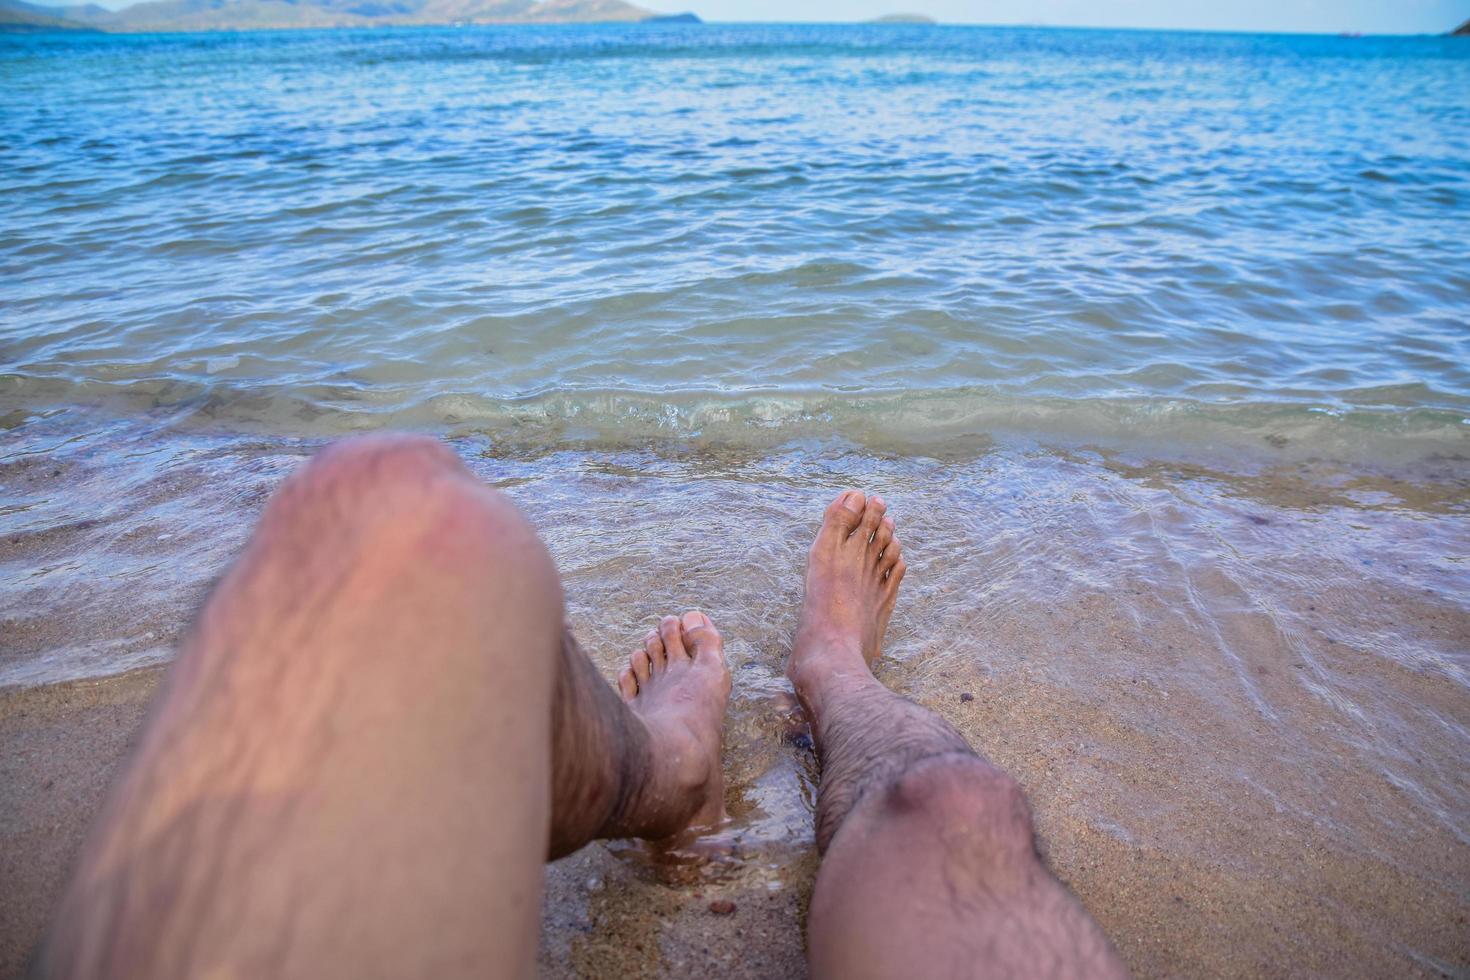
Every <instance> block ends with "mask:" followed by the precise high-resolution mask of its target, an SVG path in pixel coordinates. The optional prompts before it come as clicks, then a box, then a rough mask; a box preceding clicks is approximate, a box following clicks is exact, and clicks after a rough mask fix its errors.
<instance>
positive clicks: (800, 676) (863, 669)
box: [786, 637, 874, 705]
mask: <svg viewBox="0 0 1470 980" xmlns="http://www.w3.org/2000/svg"><path fill="white" fill-rule="evenodd" d="M786 677H787V679H788V680H790V681H791V686H792V687H793V688H795V689H796V696H797V697H798V698H800V699H801V701H802V703H803V704H807V705H811V704H813V703H815V702H819V701H821V700H823V699H824V698H825V697H826V696H827V695H828V694H830V693H832V692H833V691H836V690H845V689H849V688H852V687H861V686H865V685H867V684H869V683H873V682H874V678H873V672H872V669H871V668H870V667H869V666H868V662H867V660H866V659H865V658H864V657H863V654H862V648H861V646H860V645H859V644H856V643H853V642H851V641H849V640H844V639H832V638H817V637H801V638H799V639H798V640H797V643H796V646H795V647H794V649H793V650H792V653H791V657H790V659H789V660H788V661H787V663H786Z"/></svg>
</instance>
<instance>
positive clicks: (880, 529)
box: [786, 490, 906, 707]
mask: <svg viewBox="0 0 1470 980" xmlns="http://www.w3.org/2000/svg"><path fill="white" fill-rule="evenodd" d="M887 509H888V508H887V505H886V504H884V503H883V498H881V497H876V496H875V497H870V498H869V497H864V495H863V494H862V493H861V492H860V491H857V490H848V491H847V492H845V493H842V494H840V495H839V496H838V497H837V499H836V500H834V501H832V503H831V504H830V505H828V507H827V513H826V516H825V517H823V519H822V529H821V530H820V531H818V532H817V539H816V540H815V541H813V542H812V550H811V553H810V554H809V555H808V556H807V566H806V600H805V602H803V603H802V607H801V625H800V626H798V627H797V630H796V644H795V646H793V647H792V650H791V659H790V660H789V661H787V664H786V676H787V677H789V678H791V683H792V684H793V685H794V686H795V688H796V693H797V696H798V697H800V698H801V699H802V702H803V703H804V704H806V705H808V707H810V706H811V700H812V697H813V694H814V693H815V692H816V691H817V690H819V689H820V688H822V687H823V686H825V685H826V684H828V683H829V682H830V681H831V680H833V679H834V678H838V677H842V676H847V675H852V674H857V675H860V676H864V677H866V676H868V675H869V665H871V664H872V662H873V661H874V660H876V659H878V656H879V654H881V653H882V642H883V632H884V631H885V630H886V629H887V628H888V619H889V617H890V616H892V615H893V604H894V602H895V601H896V600H897V599H898V585H899V583H900V582H902V581H903V575H904V571H905V570H906V566H905V565H904V561H903V557H902V555H901V549H900V546H899V543H898V538H896V537H894V533H893V518H891V517H888V516H886V514H885V513H884V512H885V511H886V510H887Z"/></svg>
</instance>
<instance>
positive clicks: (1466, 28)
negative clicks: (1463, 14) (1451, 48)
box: [1450, 20, 1470, 37]
mask: <svg viewBox="0 0 1470 980" xmlns="http://www.w3.org/2000/svg"><path fill="white" fill-rule="evenodd" d="M1450 36H1451V37H1470V20H1467V21H1465V23H1463V24H1461V25H1460V26H1459V27H1457V28H1455V29H1454V30H1452V31H1450Z"/></svg>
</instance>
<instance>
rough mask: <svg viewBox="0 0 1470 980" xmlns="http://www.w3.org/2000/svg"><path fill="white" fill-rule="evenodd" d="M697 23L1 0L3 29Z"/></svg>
mask: <svg viewBox="0 0 1470 980" xmlns="http://www.w3.org/2000/svg"><path fill="white" fill-rule="evenodd" d="M596 23H665V24H668V23H675V24H698V23H701V21H700V19H699V17H697V16H696V15H694V14H692V13H686V14H657V13H654V12H653V11H651V10H645V9H644V8H642V7H637V6H634V5H633V4H631V3H628V2H627V0H146V2H143V3H135V4H133V5H132V6H129V7H124V8H123V9H121V10H108V9H107V8H105V7H100V6H98V5H97V4H94V3H89V4H84V5H70V6H55V7H51V6H43V5H41V4H35V3H29V2H27V0H0V32H8V33H28V32H37V31H67V30H73V31H115V32H122V33H139V32H154V31H158V32H174V31H235V30H242V31H243V30H288V29H303V28H323V27H381V26H397V25H424V26H427V25H455V26H458V25H468V24H596Z"/></svg>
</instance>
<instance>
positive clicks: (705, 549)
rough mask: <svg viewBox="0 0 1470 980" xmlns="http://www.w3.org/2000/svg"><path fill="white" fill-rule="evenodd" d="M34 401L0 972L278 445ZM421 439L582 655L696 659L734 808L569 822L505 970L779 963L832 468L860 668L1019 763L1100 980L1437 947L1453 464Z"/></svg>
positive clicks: (1460, 889)
mask: <svg viewBox="0 0 1470 980" xmlns="http://www.w3.org/2000/svg"><path fill="white" fill-rule="evenodd" d="M63 423H64V420H57V421H56V422H55V423H53V424H51V425H39V426H37V428H36V429H35V430H33V431H32V432H30V433H29V434H28V435H29V438H28V440H27V442H26V445H25V448H24V450H22V449H20V448H17V449H16V450H15V451H13V452H12V454H11V455H10V457H9V458H8V459H6V460H4V461H0V476H3V477H4V478H5V479H6V480H7V481H8V485H9V486H10V487H11V495H12V510H11V512H10V514H9V515H8V527H7V529H6V530H5V531H4V533H0V679H4V680H7V681H8V683H9V685H10V686H7V687H0V853H3V854H4V855H5V858H4V862H5V863H4V865H3V869H4V870H3V880H4V881H5V884H6V887H5V888H3V889H0V892H3V897H0V901H3V903H4V904H3V906H0V908H3V915H0V923H3V925H0V980H5V978H7V977H12V976H18V975H19V971H21V970H22V969H23V967H24V957H25V956H27V955H28V954H29V950H30V948H31V947H32V946H33V945H34V943H35V942H36V941H37V940H38V939H39V936H40V931H41V929H42V928H43V926H44V923H45V920H46V918H47V916H48V915H49V914H50V907H51V905H52V904H53V903H54V902H55V901H56V898H57V893H58V892H59V889H60V888H61V885H62V880H63V878H64V875H65V868H66V866H67V865H68V863H69V862H70V860H71V857H72V855H73V853H74V851H75V849H76V848H77V846H78V845H79V843H80V841H81V838H82V835H83V834H84V832H85V829H86V825H87V824H88V822H89V821H90V820H91V818H92V815H93V814H94V813H95V812H96V810H97V807H98V806H99V805H100V802H101V800H102V797H103V795H104V793H105V789H106V787H107V785H108V782H109V780H110V779H111V777H112V774H113V773H114V771H115V770H116V767H117V766H118V765H119V763H120V761H121V760H122V758H123V757H124V755H125V753H126V751H127V749H128V747H129V745H130V744H131V743H132V739H133V738H134V737H135V735H136V732H137V729H138V726H139V725H141V723H142V720H143V718H144V714H145V711H146V701H147V699H148V697H149V695H150V694H151V692H152V690H153V688H154V686H155V685H156V684H157V681H158V678H159V677H160V676H161V674H162V668H161V667H160V666H157V664H158V663H160V662H162V661H166V660H167V659H168V657H169V650H170V649H171V648H172V647H173V645H174V643H175V642H176V640H177V638H178V636H179V635H180V634H181V632H182V630H183V629H184V628H185V627H186V625H187V624H188V622H189V620H190V619H191V618H192V616H193V613H194V610H195V609H196V608H197V605H198V603H199V602H200V601H201V600H202V598H203V596H204V595H205V594H206V592H207V590H208V589H209V587H210V585H211V583H212V582H213V581H214V579H215V578H216V577H217V576H218V575H219V574H220V573H221V572H222V570H223V569H224V568H225V567H226V565H227V564H228V562H229V561H230V559H231V558H232V557H233V555H234V554H235V552H236V551H237V550H238V548H239V546H240V544H241V543H242V542H243V541H244V539H245V536H246V534H247V533H248V531H249V529H250V527H251V526H252V525H253V523H254V520H255V518H256V516H257V515H258V513H259V510H260V508H261V507H262V506H263V505H264V502H265V500H266V499H267V498H268V496H269V494H270V493H271V492H272V491H273V490H274V489H275V487H276V486H278V485H279V483H280V482H281V480H283V479H284V478H285V477H286V476H287V475H289V474H290V473H291V472H292V471H293V470H294V469H295V468H296V467H298V466H300V465H301V464H302V462H303V461H304V460H305V459H306V457H307V455H308V453H309V451H310V449H311V448H313V444H312V443H308V442H305V441H302V440H292V439H282V438H277V439H274V440H272V439H268V438H265V437H263V436H259V435H248V436H247V435H240V436H235V437H225V436H220V435H208V434H202V433H187V434H185V433H178V432H168V431H166V430H165V431H163V432H160V431H159V430H158V429H157V428H156V427H153V426H151V425H148V424H141V425H133V426H131V427H129V426H121V427H118V426H112V427H108V426H103V427H101V428H100V429H97V430H93V431H82V432H78V431H75V430H74V429H73V428H70V427H69V424H63ZM30 428H31V426H30V425H29V424H28V425H27V426H26V429H30ZM14 431H15V430H12V432H14ZM21 431H23V432H24V431H25V430H24V429H23V430H21ZM448 442H449V444H450V445H451V446H452V447H453V448H454V449H455V450H456V451H457V452H458V454H459V456H460V458H461V459H462V460H463V461H464V462H465V464H466V465H467V466H468V467H469V468H470V469H471V470H472V471H473V472H474V473H475V474H476V475H477V476H479V477H480V478H481V479H483V480H484V481H485V482H487V483H488V484H490V485H492V486H494V487H497V488H498V489H500V490H502V491H503V492H505V493H507V494H509V495H510V496H511V497H512V498H513V499H514V500H515V501H516V502H517V504H518V505H519V506H521V507H522V509H523V510H525V511H526V513H527V514H528V516H529V517H530V519H531V520H532V522H533V523H534V524H535V525H536V527H537V528H538V530H539V531H540V533H541V534H542V536H543V538H544V540H545V541H546V543H547V546H548V548H549V549H550V550H551V552H552V554H553V556H554V557H555V559H556V561H557V564H558V567H559V568H560V570H561V572H562V576H563V581H564V584H565V587H566V598H567V614H568V619H569V621H570V622H571V624H572V626H573V628H574V629H575V631H576V632H577V634H578V636H579V637H580V638H581V640H582V642H583V645H584V647H585V648H586V649H587V650H589V651H590V652H591V653H592V655H593V657H594V659H595V660H596V661H597V662H598V664H599V666H600V668H601V669H602V670H603V672H604V674H605V675H606V676H609V677H610V676H611V675H612V672H613V670H614V667H615V665H616V664H617V663H618V662H619V660H620V658H621V656H622V655H624V654H625V652H626V649H627V646H628V643H629V642H630V639H632V638H636V637H637V636H639V635H641V633H642V631H643V629H645V628H646V624H647V623H648V622H649V621H651V620H652V619H653V618H655V617H657V616H658V615H660V614H662V613H665V612H668V611H670V610H676V609H683V608H689V607H691V606H699V607H701V608H703V609H705V611H707V612H708V613H709V614H710V615H711V616H712V617H713V618H714V619H715V620H716V622H717V623H719V624H720V627H721V631H722V633H724V634H725V636H726V638H727V646H726V650H727V655H728V656H729V657H730V661H731V667H732V673H733V674H734V683H735V690H734V693H733V696H732V700H731V704H730V714H729V716H728V719H727V727H726V740H725V758H726V782H727V786H728V794H727V808H728V809H729V811H730V812H731V814H732V817H733V818H734V822H733V823H732V825H731V826H730V827H729V828H728V829H727V831H726V832H725V833H724V834H722V835H721V837H720V838H719V839H718V840H717V841H716V842H715V843H713V844H711V845H710V847H709V848H708V849H707V852H706V853H705V854H704V857H703V858H699V859H696V858H692V857H689V856H684V857H679V858H677V859H676V860H663V861H658V860H653V859H652V858H651V857H650V855H649V854H648V852H647V851H646V850H645V849H644V848H642V847H639V846H633V845H628V844H610V845H609V844H595V845H593V846H591V847H588V848H586V849H584V850H583V851H581V852H579V853H578V854H576V855H573V856H572V857H570V858H567V859H564V860H563V861H561V862H558V863H557V864H556V865H553V866H550V867H549V868H548V872H547V878H546V882H547V890H546V897H545V901H544V906H543V908H544V914H543V931H542V938H541V952H540V962H541V970H542V972H543V973H544V974H546V975H549V976H573V975H586V974H587V973H588V972H589V971H591V970H593V967H598V968H599V969H598V970H597V971H596V972H600V973H602V974H604V975H609V976H615V977H632V976H683V975H690V974H693V973H713V972H715V971H719V972H720V973H722V974H724V975H730V976H733V977H736V978H739V977H744V976H750V977H755V976H771V975H782V976H801V975H804V964H803V957H802V941H803V940H802V919H803V916H804V910H805V907H806V902H807V900H808V898H809V894H810V889H811V884H812V881H813V877H814V874H815V871H816V866H817V864H816V855H815V851H814V846H813V842H812V826H811V799H812V795H813V792H814V780H815V776H816V762H815V759H814V757H813V755H812V753H811V751H810V748H809V747H803V746H804V742H803V740H801V739H793V738H792V737H791V736H792V732H793V727H794V726H798V725H799V719H794V718H793V716H792V710H791V699H790V696H789V688H788V685H787V683H786V681H785V679H784V676H783V674H782V669H781V668H782V664H783V661H784V657H785V652H786V650H787V649H788V647H789V643H790V638H791V635H792V632H793V630H794V629H795V625H796V623H795V620H796V615H797V603H798V601H799V598H800V594H801V574H802V568H803V564H804V555H805V551H806V548H807V545H808V544H809V541H810V536H811V534H812V533H813V531H814V529H815V521H816V520H817V519H818V517H819V515H820V513H821V508H822V506H823V505H824V504H825V502H826V501H827V500H828V499H830V494H831V493H832V492H833V491H834V489H835V488H839V487H841V486H846V485H859V486H863V487H868V488H871V489H873V490H875V491H878V492H882V493H883V495H884V496H885V498H886V499H888V500H889V501H890V505H891V507H892V508H893V512H894V513H895V514H896V517H897V519H898V520H899V521H900V525H901V528H902V532H901V533H902V534H903V535H904V545H905V554H906V556H908V557H909V560H910V572H909V576H908V578H907V579H906V580H905V584H904V592H903V595H902V596H901V597H900V600H899V606H898V609H897V611H896V614H895V617H894V620H893V622H892V624H891V626H890V630H889V636H888V640H887V643H886V649H885V656H884V659H883V660H881V661H880V662H879V666H878V668H877V674H878V676H879V678H880V679H881V680H882V681H883V682H884V683H886V684H887V685H889V686H890V687H891V688H893V689H894V690H896V691H898V692H899V693H901V694H903V695H905V696H907V697H910V698H912V699H914V700H915V701H917V702H919V703H920V704H923V705H925V706H927V707H930V708H932V709H933V710H935V711H937V712H939V713H940V714H941V715H942V716H943V717H944V718H945V719H946V720H947V721H949V722H950V723H951V724H952V725H954V726H955V727H956V729H957V730H959V731H960V732H961V733H962V734H963V735H964V736H965V737H966V739H967V740H969V742H970V744H971V745H972V746H973V747H974V748H975V749H976V750H977V751H978V752H980V753H981V754H982V755H984V756H986V757H987V758H989V759H990V760H991V761H993V762H995V763H996V764H997V765H999V766H1001V767H1002V768H1004V769H1006V770H1007V771H1009V772H1010V773H1011V774H1012V775H1014V776H1015V777H1016V778H1017V779H1018V780H1019V781H1020V783H1021V784H1022V786H1023V787H1024V789H1025V790H1026V793H1027V795H1028V798H1029V799H1030V801H1031V805H1032V809H1033V813H1034V817H1035V823H1036V827H1037V832H1038V840H1039V842H1040V847H1041V849H1042V851H1043V855H1044V857H1045V858H1046V859H1047V861H1048V863H1049V865H1050V867H1052V868H1053V870H1054V871H1055V872H1056V873H1057V875H1058V877H1059V878H1061V880H1062V881H1063V882H1064V883H1066V884H1067V885H1068V886H1069V887H1071V888H1072V889H1073V890H1074V891H1075V892H1076V893H1077V894H1078V896H1079V897H1080V898H1081V899H1082V901H1083V902H1084V904H1085V905H1086V906H1087V907H1088V908H1089V909H1090V910H1091V911H1092V912H1093V914H1094V915H1095V916H1096V917H1097V918H1098V920H1099V921H1100V923H1101V924H1102V926H1103V928H1104V930H1105V931H1106V932H1107V933H1108V935H1109V936H1110V938H1112V939H1113V941H1114V942H1115V944H1116V945H1117V946H1118V947H1119V949H1120V951H1121V952H1122V955H1123V957H1124V959H1125V962H1126V963H1127V964H1128V966H1129V968H1130V969H1131V970H1132V971H1133V972H1134V973H1135V975H1137V976H1139V977H1164V976H1177V975H1191V976H1194V975H1198V976H1235V975H1262V974H1274V973H1280V972H1295V973H1314V974H1330V975H1334V976H1344V977H1350V976H1375V975H1386V974H1392V975H1404V974H1408V975H1423V976H1433V975H1436V974H1449V975H1454V974H1456V973H1460V972H1466V971H1467V970H1470V939H1467V936H1470V932H1467V930H1466V929H1465V923H1466V921H1467V920H1470V825H1467V823H1466V817H1465V814H1466V813H1467V812H1470V787H1467V786H1466V785H1465V782H1464V779H1463V760H1464V758H1465V757H1466V751H1467V747H1466V746H1467V739H1470V733H1467V720H1470V642H1467V641H1470V570H1467V566H1466V564H1465V560H1464V559H1465V556H1464V555H1463V554H1462V553H1461V551H1459V550H1456V549H1457V548H1458V547H1460V545H1459V542H1462V541H1463V540H1464V537H1463V529H1464V527H1465V520H1466V510H1465V504H1464V499H1465V498H1464V496H1463V494H1461V493H1460V492H1459V491H1458V490H1457V488H1458V487H1461V486H1462V485H1463V482H1464V478H1463V476H1461V475H1460V468H1459V467H1458V466H1457V464H1456V463H1454V462H1453V461H1449V462H1445V463H1444V464H1443V465H1442V472H1441V473H1440V475H1439V476H1435V475H1434V474H1433V473H1430V474H1428V475H1425V476H1414V475H1411V474H1400V475H1397V476H1392V477H1390V476H1385V475H1383V474H1375V473H1373V472H1372V471H1363V470H1353V469H1350V468H1344V467H1341V466H1333V465H1329V464H1325V463H1319V464H1316V465H1312V466H1298V467H1288V468H1282V469H1281V470H1279V471H1264V472H1257V471H1247V472H1244V473H1242V472H1234V473H1232V472H1230V471H1229V470H1228V469H1211V468H1206V467H1200V466H1197V465H1192V464H1188V463H1185V462H1182V461H1177V460H1175V461H1169V460H1146V459H1135V460H1129V459H1125V458H1122V457H1119V456H1110V455H1107V454H1103V453H1099V452H1087V451H1065V450H1055V449H1046V448H1042V447H1034V446H1033V447H1025V446H1021V447H1017V446H1009V445H1004V444H996V445H992V446H991V447H990V448H989V449H988V450H986V451H985V452H983V453H979V454H977V455H974V456H966V457H964V458H952V459H935V458H930V457H920V456H904V455H898V454H888V453H875V452H870V451H865V450H863V449H861V448H857V447H853V446H850V445H837V444H832V443H830V442H829V443H823V444H810V443H809V444H803V445H798V446H790V447H781V448H773V449H769V450H756V449H748V450H740V451H737V450H732V449H721V448H718V447H684V448H681V449H679V450H678V451H677V452H675V451H669V450H668V449H667V448H665V447H653V446H641V447H605V448H603V449H600V450H588V449H586V448H574V447H565V446H562V447H545V448H544V449H543V450H542V451H540V452H536V453H528V454H517V453H514V452H511V453H503V452H500V451H498V450H497V447H495V446H494V445H493V444H488V443H486V442H483V441H481V440H466V439H453V438H450V439H449V440H448ZM732 501H733V502H735V503H734V504H732ZM710 541H728V542H732V543H738V544H735V545H733V546H732V547H730V548H727V549H720V548H715V549H711V548H710V547H709V542H710ZM1461 550H1463V549H1461ZM670 555H674V556H677V560H671V559H670V557H669V556H670ZM140 663H141V664H149V663H151V664H154V666H145V667H144V668H143V669H140V670H134V671H131V672H126V673H122V674H120V675H116V676H108V677H104V678H102V679H84V680H73V681H69V682H60V683H41V684H39V685H35V686H28V687H26V686H18V682H22V683H23V682H25V681H26V680H27V679H28V678H29V679H32V680H34V679H41V680H47V679H50V680H55V679H56V678H57V677H58V676H66V674H67V673H68V672H72V673H76V672H83V673H93V674H112V673H114V672H115V671H116V670H117V668H118V667H126V666H130V665H134V664H140ZM966 694H968V695H969V696H970V697H969V698H968V699H965V698H963V697H962V695H966ZM715 901H721V902H724V901H728V902H731V903H733V905H734V907H735V911H734V912H733V913H730V914H728V915H720V914H716V913H714V912H712V911H711V910H710V903H711V902H715ZM721 907H722V908H723V906H721ZM640 947H641V948H640Z"/></svg>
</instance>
